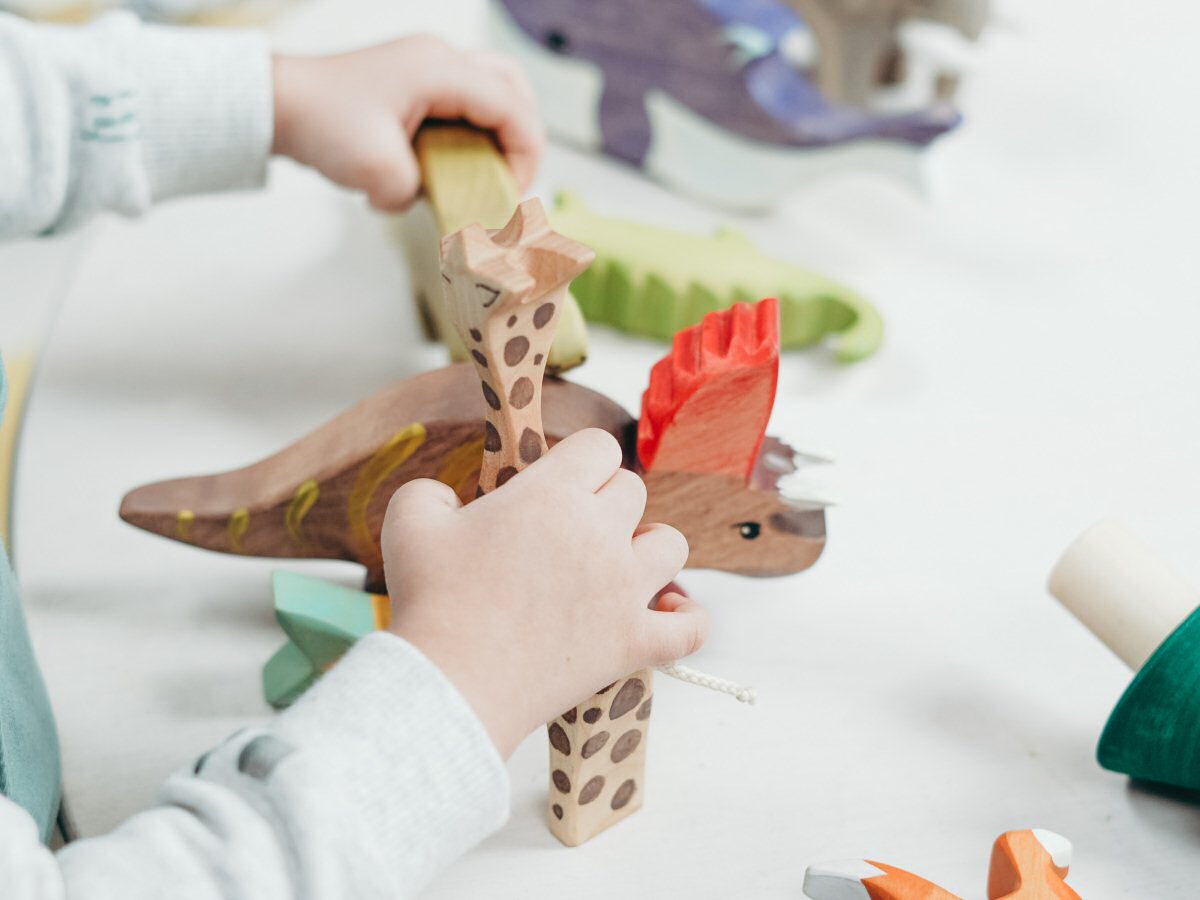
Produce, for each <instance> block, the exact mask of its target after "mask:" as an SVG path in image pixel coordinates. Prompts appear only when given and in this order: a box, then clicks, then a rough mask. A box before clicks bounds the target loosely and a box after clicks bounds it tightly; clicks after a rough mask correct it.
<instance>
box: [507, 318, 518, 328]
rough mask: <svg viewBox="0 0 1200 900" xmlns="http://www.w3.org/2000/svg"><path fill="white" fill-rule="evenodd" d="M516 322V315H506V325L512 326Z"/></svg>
mask: <svg viewBox="0 0 1200 900" xmlns="http://www.w3.org/2000/svg"><path fill="white" fill-rule="evenodd" d="M516 324H517V317H516V316H509V317H508V327H509V328H512V327H513V326H514V325H516Z"/></svg>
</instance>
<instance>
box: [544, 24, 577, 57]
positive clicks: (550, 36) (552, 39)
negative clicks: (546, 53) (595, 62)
mask: <svg viewBox="0 0 1200 900" xmlns="http://www.w3.org/2000/svg"><path fill="white" fill-rule="evenodd" d="M546 47H547V48H549V49H550V50H551V51H552V52H554V53H569V52H570V51H571V39H570V38H569V37H567V35H566V34H565V33H564V32H562V31H559V30H558V29H557V28H553V29H551V30H550V31H547V32H546Z"/></svg>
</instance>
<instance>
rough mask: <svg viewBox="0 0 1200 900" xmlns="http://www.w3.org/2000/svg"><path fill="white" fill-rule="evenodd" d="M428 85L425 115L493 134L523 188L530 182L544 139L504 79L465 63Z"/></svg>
mask: <svg viewBox="0 0 1200 900" xmlns="http://www.w3.org/2000/svg"><path fill="white" fill-rule="evenodd" d="M440 74H441V77H439V78H438V81H437V83H436V84H432V85H430V88H431V91H432V93H431V96H430V100H429V111H428V114H429V115H431V116H433V117H435V118H441V119H466V120H467V121H469V122H470V123H471V124H473V125H475V126H477V127H479V128H487V129H491V130H492V131H494V132H496V136H497V138H498V139H499V141H500V146H501V147H502V148H503V150H504V154H505V156H506V157H508V159H509V162H510V163H511V165H512V167H513V174H514V175H516V176H517V181H518V182H520V183H521V185H522V186H527V185H528V183H529V182H530V181H531V180H532V178H533V173H534V170H535V169H536V168H537V163H538V161H539V160H540V159H541V154H542V146H543V144H544V143H545V138H544V136H543V134H542V129H541V124H540V123H539V122H538V119H537V114H536V112H535V111H534V110H533V109H532V108H530V107H529V105H528V103H527V102H526V101H525V100H524V98H523V97H521V96H520V95H519V94H518V93H517V92H515V91H512V90H511V89H509V87H508V83H507V81H506V80H505V79H503V78H498V77H496V75H495V73H494V72H493V71H491V70H489V69H488V68H487V67H485V66H480V65H478V64H477V63H473V62H469V61H464V62H463V64H462V65H459V66H454V67H452V68H450V69H449V70H448V71H446V72H445V73H440Z"/></svg>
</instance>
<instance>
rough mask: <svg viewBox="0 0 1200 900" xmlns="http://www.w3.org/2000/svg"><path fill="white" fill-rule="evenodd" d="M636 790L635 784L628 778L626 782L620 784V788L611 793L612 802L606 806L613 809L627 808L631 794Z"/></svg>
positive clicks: (631, 797)
mask: <svg viewBox="0 0 1200 900" xmlns="http://www.w3.org/2000/svg"><path fill="white" fill-rule="evenodd" d="M636 790H637V782H636V781H634V780H633V779H632V778H630V779H629V780H628V781H624V782H622V783H621V786H620V787H619V788H617V789H616V791H614V792H613V796H612V801H611V802H610V803H609V804H608V805H609V806H611V807H612V808H613V809H621V808H622V807H625V806H628V805H629V801H630V800H632V799H633V793H634V791H636Z"/></svg>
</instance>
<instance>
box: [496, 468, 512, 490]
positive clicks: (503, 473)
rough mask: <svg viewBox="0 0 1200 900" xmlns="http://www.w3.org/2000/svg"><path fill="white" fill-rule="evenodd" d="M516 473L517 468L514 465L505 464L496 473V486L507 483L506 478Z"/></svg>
mask: <svg viewBox="0 0 1200 900" xmlns="http://www.w3.org/2000/svg"><path fill="white" fill-rule="evenodd" d="M516 474H517V470H516V468H515V467H514V466H505V467H504V468H503V469H501V470H500V471H499V472H497V473H496V487H500V486H501V485H504V484H507V483H508V480H509V479H510V478H512V477H513V476H514V475H516Z"/></svg>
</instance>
